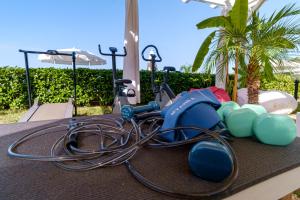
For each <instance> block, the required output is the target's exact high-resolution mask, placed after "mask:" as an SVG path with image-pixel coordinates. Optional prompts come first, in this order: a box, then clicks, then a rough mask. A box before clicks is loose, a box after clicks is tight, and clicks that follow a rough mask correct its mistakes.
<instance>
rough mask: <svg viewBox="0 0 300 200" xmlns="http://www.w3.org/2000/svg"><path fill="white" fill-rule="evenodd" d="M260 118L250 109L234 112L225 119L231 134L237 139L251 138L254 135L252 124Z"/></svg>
mask: <svg viewBox="0 0 300 200" xmlns="http://www.w3.org/2000/svg"><path fill="white" fill-rule="evenodd" d="M257 116H258V114H257V113H256V112H254V111H253V110H251V109H249V108H241V109H238V110H233V111H232V112H230V113H229V114H228V116H227V117H226V118H225V123H226V126H227V128H228V130H229V131H230V133H231V134H232V135H233V136H235V137H249V136H252V135H253V131H252V124H253V121H254V120H255V118H256V117H257Z"/></svg>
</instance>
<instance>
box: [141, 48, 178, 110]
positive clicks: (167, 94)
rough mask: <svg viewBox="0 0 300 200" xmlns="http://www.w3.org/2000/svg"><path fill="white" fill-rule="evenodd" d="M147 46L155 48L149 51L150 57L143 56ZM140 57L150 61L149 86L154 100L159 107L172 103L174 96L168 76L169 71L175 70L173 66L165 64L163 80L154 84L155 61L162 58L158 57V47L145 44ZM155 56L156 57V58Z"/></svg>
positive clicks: (159, 60)
mask: <svg viewBox="0 0 300 200" xmlns="http://www.w3.org/2000/svg"><path fill="white" fill-rule="evenodd" d="M149 48H152V50H153V49H155V53H154V51H152V52H151V51H150V57H151V58H146V57H145V51H146V50H147V49H149ZM142 58H143V60H145V61H147V62H151V87H152V91H153V93H154V95H155V101H157V103H158V104H159V105H160V108H163V107H165V106H166V105H167V104H169V103H170V102H171V103H172V100H173V99H174V98H175V97H176V95H175V94H174V92H173V91H172V89H171V88H170V86H169V85H168V76H169V72H170V71H176V70H175V67H171V66H165V67H164V68H163V71H165V73H164V80H163V83H162V84H161V85H157V84H155V63H157V62H161V61H162V58H161V57H160V54H159V52H158V49H157V47H156V46H155V45H152V44H151V45H147V46H146V47H145V48H144V49H143V51H142ZM156 58H157V59H156Z"/></svg>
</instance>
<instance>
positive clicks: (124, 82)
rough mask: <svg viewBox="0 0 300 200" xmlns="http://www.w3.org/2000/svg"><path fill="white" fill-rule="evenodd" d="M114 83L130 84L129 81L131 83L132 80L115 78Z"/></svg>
mask: <svg viewBox="0 0 300 200" xmlns="http://www.w3.org/2000/svg"><path fill="white" fill-rule="evenodd" d="M115 83H116V84H117V85H122V84H130V83H132V81H131V80H129V79H117V80H115Z"/></svg>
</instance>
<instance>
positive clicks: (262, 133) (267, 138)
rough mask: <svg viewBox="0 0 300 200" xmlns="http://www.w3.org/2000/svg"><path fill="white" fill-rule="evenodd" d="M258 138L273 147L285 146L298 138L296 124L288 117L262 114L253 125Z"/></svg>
mask: <svg viewBox="0 0 300 200" xmlns="http://www.w3.org/2000/svg"><path fill="white" fill-rule="evenodd" d="M253 131H254V134H255V136H256V138H257V139H258V140H259V141H260V142H262V143H264V144H271V145H279V146H285V145H288V144H290V143H291V142H293V141H294V139H295V138H296V136H297V133H296V124H295V122H294V121H293V119H291V118H290V117H289V116H288V115H276V114H268V113H265V114H262V115H260V116H258V117H257V118H256V119H255V121H254V123H253Z"/></svg>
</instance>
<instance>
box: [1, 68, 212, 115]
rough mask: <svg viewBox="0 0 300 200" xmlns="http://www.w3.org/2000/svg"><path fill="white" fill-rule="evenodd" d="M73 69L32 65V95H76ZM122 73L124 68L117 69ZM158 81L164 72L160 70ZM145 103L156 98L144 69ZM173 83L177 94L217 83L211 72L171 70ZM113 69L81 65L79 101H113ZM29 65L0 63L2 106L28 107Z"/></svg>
mask: <svg viewBox="0 0 300 200" xmlns="http://www.w3.org/2000/svg"><path fill="white" fill-rule="evenodd" d="M72 76H73V71H72V70H71V69H57V68H53V67H51V68H32V69H30V80H31V88H32V99H34V98H36V97H38V98H39V100H40V102H42V103H46V102H48V103H59V102H66V101H68V98H70V97H72V96H73V79H72ZM117 77H119V78H121V77H122V71H121V70H118V71H117ZM156 77H157V79H158V81H157V82H158V83H160V82H161V81H162V80H163V73H162V72H157V74H156ZM140 79H141V103H142V104H145V103H147V102H148V101H151V100H153V93H152V90H151V85H150V80H151V79H150V72H148V71H145V70H142V71H141V72H140ZM169 80H170V81H169V85H170V87H171V88H172V89H173V90H174V92H175V94H178V93H180V92H181V91H185V90H188V89H189V88H192V87H194V88H201V87H208V86H211V85H212V84H213V83H214V76H212V75H207V74H185V73H179V72H176V73H170V78H169ZM112 91H113V87H112V72H111V70H103V69H86V68H78V69H77V104H78V105H81V106H82V105H91V104H93V105H95V104H100V105H111V104H112V102H113V94H112ZM27 99H28V95H27V85H26V76H25V69H24V68H19V67H9V66H6V67H0V109H1V110H2V109H17V108H25V107H27V105H28V100H27Z"/></svg>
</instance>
